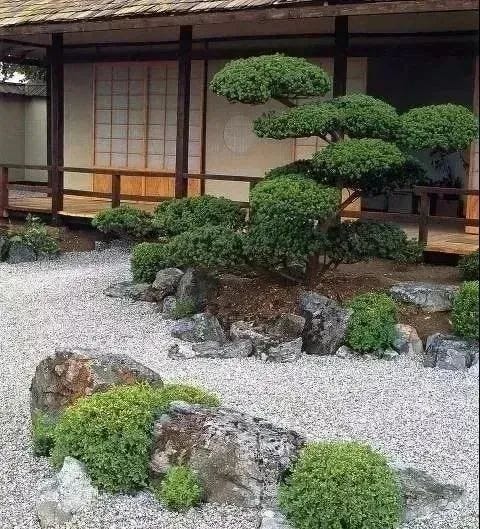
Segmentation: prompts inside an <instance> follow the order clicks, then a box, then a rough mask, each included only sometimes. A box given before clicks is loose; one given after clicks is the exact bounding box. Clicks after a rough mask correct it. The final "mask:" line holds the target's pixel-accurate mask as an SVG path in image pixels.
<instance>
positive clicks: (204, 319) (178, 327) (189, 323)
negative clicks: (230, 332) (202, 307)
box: [171, 312, 227, 344]
mask: <svg viewBox="0 0 480 529" xmlns="http://www.w3.org/2000/svg"><path fill="white" fill-rule="evenodd" d="M171 332H172V336H174V337H175V338H180V339H181V340H184V341H186V342H218V343H220V344H223V343H225V342H226V340H227V337H226V335H225V332H224V331H223V329H222V326H221V325H220V322H219V321H218V320H217V318H216V317H215V316H213V315H212V314H210V313H208V312H203V313H201V314H194V315H193V316H192V317H190V318H182V319H181V320H178V321H176V322H175V324H174V326H173V328H172V331H171Z"/></svg>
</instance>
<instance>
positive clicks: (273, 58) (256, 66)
mask: <svg viewBox="0 0 480 529" xmlns="http://www.w3.org/2000/svg"><path fill="white" fill-rule="evenodd" d="M330 87H331V82H330V78H329V77H328V75H327V73H326V72H325V71H324V70H322V68H320V67H318V66H316V65H315V64H313V63H311V62H309V61H307V60H306V59H302V58H299V57H288V56H285V55H282V54H280V53H277V54H274V55H260V56H258V57H249V58H247V59H238V60H235V61H231V62H229V63H228V64H227V65H226V66H225V67H224V68H222V70H220V71H219V72H218V73H217V74H215V76H214V77H213V79H212V82H211V83H210V88H211V90H212V91H213V92H214V93H215V94H217V95H219V96H223V97H226V98H227V99H228V100H229V101H232V102H239V103H248V104H254V105H255V104H260V103H266V102H267V101H268V100H269V99H278V98H284V97H289V96H292V95H294V96H296V97H313V96H323V95H325V94H326V93H327V92H328V91H329V90H330Z"/></svg>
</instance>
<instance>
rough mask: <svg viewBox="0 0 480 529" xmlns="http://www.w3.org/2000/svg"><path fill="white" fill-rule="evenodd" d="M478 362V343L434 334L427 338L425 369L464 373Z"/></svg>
mask: <svg viewBox="0 0 480 529" xmlns="http://www.w3.org/2000/svg"><path fill="white" fill-rule="evenodd" d="M477 362H478V342H476V341H470V340H463V339H462V338H459V337H457V336H453V335H444V334H440V333H437V334H433V335H432V336H429V337H428V338H427V344H426V348H425V359H424V362H423V365H424V366H425V367H437V368H438V369H446V370H450V371H463V370H465V369H468V368H470V367H471V366H473V365H474V364H476V363H477Z"/></svg>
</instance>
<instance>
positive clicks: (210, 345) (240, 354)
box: [192, 340, 253, 359]
mask: <svg viewBox="0 0 480 529" xmlns="http://www.w3.org/2000/svg"><path fill="white" fill-rule="evenodd" d="M192 349H193V351H194V352H195V353H196V354H195V356H196V357H197V358H220V359H222V358H247V357H248V356H250V355H251V354H252V351H253V346H252V342H251V341H250V340H236V341H235V342H227V343H223V344H222V343H219V342H203V343H197V344H194V345H193V346H192Z"/></svg>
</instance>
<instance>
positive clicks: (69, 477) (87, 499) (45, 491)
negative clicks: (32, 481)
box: [36, 457, 98, 529]
mask: <svg viewBox="0 0 480 529" xmlns="http://www.w3.org/2000/svg"><path fill="white" fill-rule="evenodd" d="M97 498H98V489H97V488H96V487H94V486H93V485H92V483H91V481H90V478H89V477H88V475H87V472H86V468H85V465H84V464H83V463H81V462H80V461H77V460H76V459H74V458H73V457H66V458H65V461H64V463H63V466H62V469H61V470H60V472H59V473H58V474H57V476H56V478H54V479H50V480H47V481H45V482H44V483H43V486H42V487H41V493H40V497H39V499H38V501H37V504H36V511H37V516H38V520H39V523H40V527H41V528H42V529H54V528H57V527H58V526H62V525H64V524H65V523H66V522H68V521H69V520H70V519H71V518H72V517H73V515H74V514H78V513H81V512H83V511H85V510H87V509H89V508H91V507H92V506H93V505H94V504H95V502H96V500H97Z"/></svg>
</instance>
